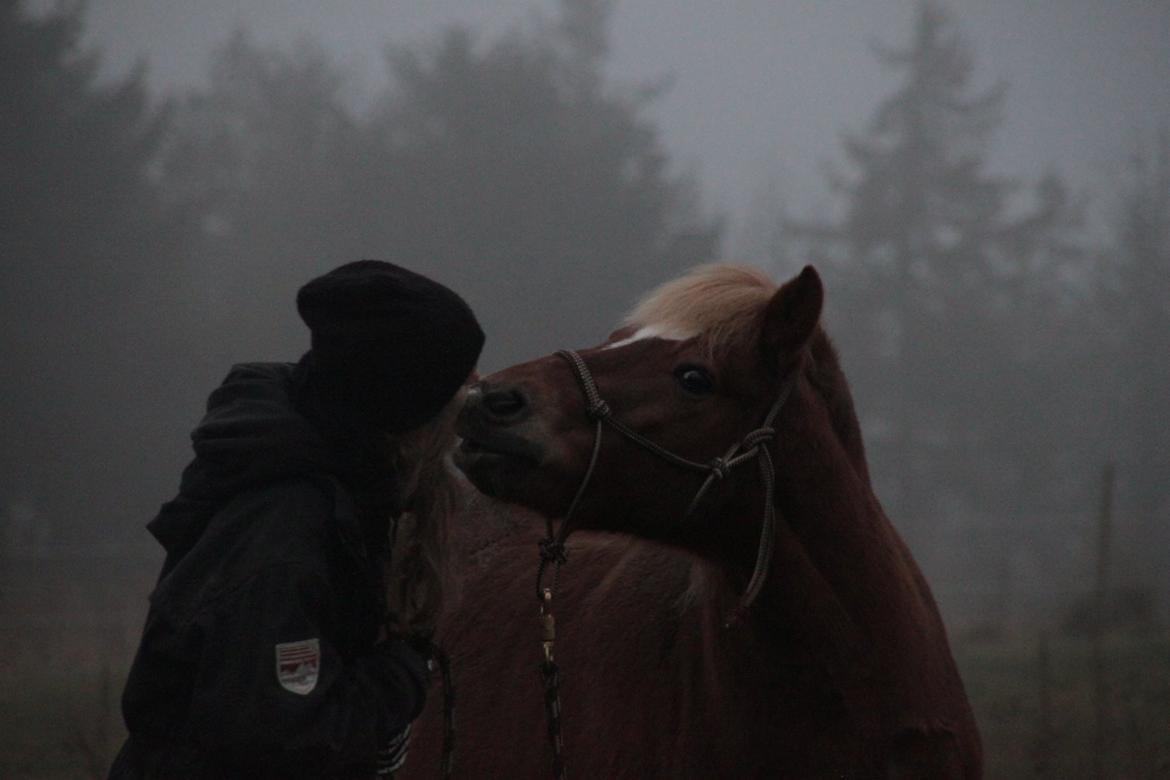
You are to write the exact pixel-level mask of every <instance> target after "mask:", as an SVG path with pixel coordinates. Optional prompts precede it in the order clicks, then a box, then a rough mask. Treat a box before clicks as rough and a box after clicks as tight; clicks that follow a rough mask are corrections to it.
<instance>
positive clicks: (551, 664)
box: [536, 388, 609, 780]
mask: <svg viewBox="0 0 1170 780" xmlns="http://www.w3.org/2000/svg"><path fill="white" fill-rule="evenodd" d="M586 413H587V414H588V415H589V417H590V418H591V419H592V420H593V421H594V429H593V452H592V453H591V454H590V456H589V465H588V466H587V467H586V469H585V476H584V477H583V478H582V479H581V484H580V485H579V486H578V487H577V493H576V494H575V495H574V496H573V500H572V502H571V503H570V504H569V510H568V511H567V512H566V513H565V517H564V519H563V520H561V528H560V532H559V533H556V532H554V528H553V521H552V519H551V518H547V519H546V520H545V530H546V535H545V538H544V539H542V540H541V541H540V568H539V569H538V570H537V572H536V597H537V599H538V600H539V601H540V628H541V649H542V650H543V652H544V660H543V661H541V664H540V673H541V676H542V677H543V678H544V715H545V722H546V724H547V726H548V740H549V744H550V745H551V746H552V751H553V777H555V778H556V780H566V773H565V755H564V753H565V741H564V736H563V734H562V732H561V694H560V690H561V670H560V667H559V666H557V663H556V657H555V655H554V648H555V645H556V641H557V620H556V616H555V615H554V614H553V611H552V600H553V590H554V589H555V588H556V584H557V577H558V575H559V574H560V572H561V566H562V565H563V564H564V563H565V561H567V560H568V554H567V551H566V550H565V540H566V539H567V538H568V536H569V532H570V531H571V530H572V525H571V520H572V518H573V515H574V513H576V511H577V506H578V505H579V504H580V503H581V498H582V497H583V496H584V495H585V490H586V488H587V487H588V486H589V482H590V480H591V479H592V478H593V471H594V469H596V468H597V458H598V455H599V454H600V452H601V422H602V420H603V419H605V417H606V416H607V415H608V414H609V407H608V406H607V405H606V403H605V401H603V400H601V397H600V396H599V395H597V392H596V388H594V393H593V396H592V397H591V398H590V404H589V408H588V409H587V410H586ZM549 565H551V566H552V567H553V577H552V586H551V587H547V588H546V587H544V575H545V571H546V570H547V569H548V567H549Z"/></svg>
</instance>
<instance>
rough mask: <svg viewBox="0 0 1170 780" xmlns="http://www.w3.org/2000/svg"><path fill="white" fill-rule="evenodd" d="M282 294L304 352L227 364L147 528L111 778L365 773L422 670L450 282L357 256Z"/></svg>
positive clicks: (460, 369) (445, 410)
mask: <svg viewBox="0 0 1170 780" xmlns="http://www.w3.org/2000/svg"><path fill="white" fill-rule="evenodd" d="M297 309H298V311H299V313H300V315H301V317H302V318H303V319H304V321H305V322H306V324H307V325H308V326H309V329H310V331H311V334H312V346H311V349H310V350H309V352H308V353H306V355H305V356H304V357H303V358H302V359H301V361H300V362H299V363H296V364H287V363H285V364H281V363H253V364H245V365H237V366H235V367H233V368H232V370H231V372H230V373H229V374H228V376H227V379H226V380H225V381H224V382H223V384H222V385H221V386H220V387H219V388H217V389H216V390H215V391H214V392H213V393H212V394H211V397H210V399H209V401H208V407H207V415H206V417H205V418H204V419H203V421H202V423H200V425H199V426H198V428H197V429H196V430H195V432H194V433H193V434H192V440H193V443H194V449H195V459H194V460H193V461H192V462H191V464H190V465H189V466H188V467H187V468H186V470H185V471H184V473H183V477H182V480H181V484H180V488H179V494H178V496H177V497H176V498H175V499H174V500H172V501H170V502H169V503H167V504H165V505H164V506H163V507H162V509H161V511H160V512H159V514H158V516H157V517H155V518H154V520H153V521H151V523H150V524H149V526H148V528H149V530H150V532H151V533H152V534H153V535H154V536H155V537H156V538H157V539H158V541H159V542H160V543H161V544H162V545H163V547H164V548H165V550H166V560H165V563H164V564H163V568H162V572H161V574H160V575H159V580H158V584H157V586H156V587H155V589H154V592H153V593H152V594H151V597H150V610H149V614H148V616H147V619H146V626H145V629H144V631H143V636H142V641H141V644H140V646H139V648H138V653H137V655H136V657H135V660H134V664H133V666H132V668H131V670H130V675H129V678H128V680H127V683H126V688H125V691H124V693H123V697H122V709H123V715H124V718H125V721H126V726H127V729H128V731H129V737H128V739H127V741H126V743H125V745H124V746H123V748H122V750H121V752H120V753H119V755H118V757H117V758H116V759H115V761H114V764H113V766H112V768H111V770H110V777H111V778H118V779H122V778H167V779H168V780H171V779H182V778H263V777H280V778H289V777H313V778H326V777H329V778H334V777H335V778H350V777H372V776H375V775H378V774H386V773H388V772H389V771H391V770H393V769H394V768H396V767H397V765H398V764H400V763H401V761H402V759H403V758H404V753H405V747H406V743H407V741H408V740H407V737H408V735H409V724H410V723H411V721H412V720H413V719H414V718H415V717H416V716H417V715H418V714H419V712H420V710H421V709H422V706H423V701H424V697H425V694H426V688H427V683H428V669H427V661H428V659H427V655H426V652H425V651H423V650H421V649H419V645H418V644H416V643H415V642H414V641H413V640H412V635H414V637H415V638H417V635H418V634H420V633H421V634H423V635H424V636H425V634H426V632H427V631H428V630H429V627H430V626H431V625H433V619H434V615H435V612H436V610H437V604H438V601H439V599H440V598H441V584H442V576H441V566H440V564H439V563H438V561H439V558H440V556H441V554H442V551H441V549H439V546H440V542H439V536H438V534H439V531H440V530H441V529H439V528H438V526H439V525H440V521H441V519H442V517H441V516H442V514H443V512H444V511H445V507H446V502H447V501H448V500H449V498H450V491H451V490H452V487H451V486H452V484H453V483H451V482H450V481H448V474H449V472H448V470H447V467H446V464H445V458H444V453H445V450H446V449H447V448H448V447H449V446H450V444H451V443H452V442H453V433H452V421H453V415H454V411H455V409H456V407H457V405H458V401H459V395H460V388H461V387H462V386H463V385H464V384H465V383H466V382H467V381H468V379H469V378H470V376H471V375H473V372H474V367H475V363H476V361H477V359H478V357H479V353H480V350H481V349H482V346H483V332H482V331H481V330H480V327H479V325H478V323H477V322H476V319H475V316H474V315H473V314H472V312H471V309H470V308H469V307H468V306H467V304H466V303H465V302H464V301H463V300H462V299H461V298H460V297H459V296H458V295H457V294H455V293H454V292H452V291H451V290H449V289H447V288H446V287H443V286H442V285H440V284H438V283H436V282H433V281H431V280H429V279H427V278H425V277H423V276H420V275H418V274H415V273H412V272H410V271H408V270H406V269H403V268H400V267H398V266H395V265H392V264H389V263H382V262H378V261H372V260H364V261H360V262H357V263H350V264H348V265H345V266H342V267H341V268H338V269H336V270H334V271H332V272H330V273H328V274H326V275H324V276H322V277H319V278H317V279H315V280H313V281H312V282H310V283H309V284H307V285H305V286H304V287H303V288H301V290H300V292H299V293H298V296H297ZM407 526H409V529H407ZM392 538H394V541H393V542H392V541H391V540H392Z"/></svg>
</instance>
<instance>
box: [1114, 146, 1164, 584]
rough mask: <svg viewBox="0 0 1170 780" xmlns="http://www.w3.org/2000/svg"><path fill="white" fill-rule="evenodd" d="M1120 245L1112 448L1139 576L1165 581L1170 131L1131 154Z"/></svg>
mask: <svg viewBox="0 0 1170 780" xmlns="http://www.w3.org/2000/svg"><path fill="white" fill-rule="evenodd" d="M1114 245H1115V248H1114V249H1113V251H1112V252H1110V254H1109V257H1108V258H1107V261H1106V262H1105V263H1104V264H1103V265H1104V267H1105V269H1106V270H1105V274H1106V278H1105V280H1104V285H1103V287H1104V289H1103V290H1102V297H1103V303H1104V304H1105V306H1104V309H1105V311H1106V312H1107V315H1106V316H1107V317H1108V320H1109V325H1110V326H1111V328H1110V330H1111V336H1112V338H1111V343H1109V344H1108V346H1107V352H1108V354H1107V355H1105V356H1103V357H1104V358H1105V359H1104V360H1102V361H1100V363H1101V364H1103V365H1112V366H1114V367H1115V369H1116V379H1117V380H1118V381H1116V382H1115V383H1113V384H1112V386H1111V387H1110V390H1111V392H1110V393H1109V394H1108V395H1107V396H1105V397H1103V398H1101V399H1100V402H1101V404H1102V406H1103V407H1104V408H1105V409H1108V408H1109V407H1116V408H1117V409H1118V412H1119V413H1118V414H1117V415H1116V416H1114V417H1113V419H1114V420H1116V422H1117V425H1116V428H1115V429H1114V430H1112V431H1110V432H1108V433H1109V438H1108V439H1107V441H1111V442H1112V447H1113V452H1115V453H1116V454H1117V455H1119V456H1120V463H1119V476H1120V477H1121V478H1122V486H1123V487H1122V498H1123V500H1124V502H1125V509H1126V512H1127V514H1128V515H1129V516H1130V517H1132V518H1133V525H1134V527H1135V529H1136V539H1135V541H1134V544H1133V545H1132V546H1133V549H1134V550H1137V551H1140V552H1139V554H1138V555H1137V556H1135V557H1136V558H1137V559H1138V560H1139V561H1140V568H1141V571H1140V573H1139V576H1144V577H1147V578H1149V579H1151V580H1153V581H1159V580H1160V579H1162V576H1161V575H1162V574H1163V573H1164V571H1165V567H1166V563H1167V552H1166V551H1167V550H1170V533H1168V532H1167V529H1168V528H1170V522H1168V521H1170V487H1168V485H1167V475H1168V474H1170V425H1168V424H1167V422H1166V413H1165V409H1164V407H1165V402H1166V394H1167V389H1168V388H1170V352H1168V350H1167V348H1166V338H1167V334H1170V131H1163V132H1162V133H1161V134H1160V135H1159V136H1158V138H1157V139H1156V141H1155V142H1154V143H1152V144H1148V145H1146V146H1145V147H1144V148H1143V147H1141V146H1140V145H1139V147H1138V148H1137V149H1135V151H1134V153H1133V154H1132V165H1131V167H1130V170H1129V172H1128V176H1127V180H1126V182H1125V184H1124V185H1123V187H1122V189H1121V192H1120V198H1119V209H1118V214H1117V218H1116V227H1115V240H1114Z"/></svg>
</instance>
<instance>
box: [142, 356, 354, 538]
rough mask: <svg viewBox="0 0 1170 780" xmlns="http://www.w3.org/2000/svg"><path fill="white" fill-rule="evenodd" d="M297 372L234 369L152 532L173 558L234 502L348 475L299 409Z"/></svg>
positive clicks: (212, 402)
mask: <svg viewBox="0 0 1170 780" xmlns="http://www.w3.org/2000/svg"><path fill="white" fill-rule="evenodd" d="M295 372H296V366H295V364H291V363H245V364H240V365H237V366H234V367H233V368H232V370H231V372H229V373H228V376H227V378H226V379H225V380H224V381H223V384H221V385H220V386H219V387H218V388H216V389H215V391H213V392H212V394H211V396H210V398H208V401H207V414H206V415H205V416H204V418H203V421H202V422H200V423H199V426H198V427H197V428H196V429H195V431H194V432H193V433H192V434H191V441H192V443H193V445H194V449H195V459H194V460H193V461H192V462H191V463H190V465H188V466H187V468H186V469H185V470H184V471H183V477H182V481H181V482H180V486H179V495H178V497H177V498H176V499H175V500H173V501H171V502H169V503H167V504H166V505H164V506H163V508H162V510H161V511H160V512H159V514H158V516H157V517H156V518H155V519H154V520H152V521H151V523H150V524H149V525H148V528H149V530H150V532H151V533H152V534H153V535H154V536H155V538H157V539H158V540H159V542H160V543H162V545H163V547H165V548H166V549H167V552H168V553H172V552H175V551H176V548H180V547H188V546H189V545H190V544H193V543H194V541H195V540H196V539H197V538H198V537H199V535H200V534H201V533H202V532H203V529H204V527H205V526H206V524H207V521H208V520H210V516H211V514H213V513H214V510H215V509H216V508H217V507H218V506H219V505H220V504H222V503H223V502H224V501H226V500H227V499H229V498H231V497H232V496H234V495H236V494H238V493H240V492H242V491H244V490H248V489H250V488H253V487H259V486H261V485H263V484H266V483H271V482H274V481H278V480H281V479H286V478H290V477H296V476H304V475H309V474H331V475H337V474H340V473H343V469H342V464H341V462H340V461H339V459H338V456H337V455H336V454H335V451H334V450H333V449H332V448H331V447H330V446H329V445H328V443H327V441H326V439H325V438H324V437H323V436H322V435H321V433H319V432H318V430H317V428H316V427H314V426H313V424H312V423H311V422H310V421H309V420H308V419H306V418H305V417H304V416H303V415H301V414H300V413H299V412H298V411H297V409H296V407H295V406H294V403H293V397H292V396H293V387H294V383H295Z"/></svg>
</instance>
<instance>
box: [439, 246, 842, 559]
mask: <svg viewBox="0 0 1170 780" xmlns="http://www.w3.org/2000/svg"><path fill="white" fill-rule="evenodd" d="M822 301H823V290H822V286H821V281H820V277H819V276H818V275H817V273H816V271H815V270H813V269H812V268H811V267H807V268H805V269H804V270H803V271H802V272H801V273H800V274H799V275H798V276H796V277H795V278H794V279H792V280H791V281H789V282H787V283H786V284H784V285H782V286H780V287H777V286H776V285H775V284H773V283H772V282H771V281H770V280H769V279H768V278H767V277H765V276H764V275H763V274H761V273H759V272H757V271H754V270H751V269H747V268H740V267H735V266H729V265H711V266H704V267H701V268H698V269H696V270H694V271H692V272H691V273H690V274H688V275H686V276H684V277H682V278H680V279H678V280H675V281H673V282H670V283H668V284H666V285H664V286H662V287H661V288H659V289H658V290H656V291H654V292H653V293H651V294H650V295H649V296H648V297H646V298H645V299H644V300H643V301H642V302H641V303H640V304H639V305H638V306H637V307H636V308H635V309H634V311H633V312H632V313H631V314H630V316H629V317H628V318H627V320H626V321H625V323H623V325H622V326H621V327H620V328H619V329H618V330H617V331H615V332H614V333H613V334H611V335H610V337H609V338H608V339H607V340H606V341H605V342H603V343H601V344H600V345H598V346H595V347H592V348H589V349H584V350H580V351H579V352H578V353H572V354H576V355H579V358H580V361H581V364H582V365H581V366H578V365H575V360H574V359H573V358H570V356H569V354H566V353H558V354H553V355H548V356H545V357H543V358H539V359H537V360H533V361H530V362H527V363H524V364H521V365H518V366H514V367H512V368H508V369H505V370H503V371H500V372H498V373H496V374H493V375H491V376H488V377H486V378H485V379H484V380H483V381H481V382H480V383H479V384H478V385H477V386H476V387H475V388H474V389H473V391H472V393H471V395H470V397H469V400H468V402H467V405H466V406H465V407H464V410H463V412H462V415H461V417H460V421H459V433H460V435H461V436H462V438H463V443H462V446H461V449H460V452H459V453H458V455H457V463H458V464H459V466H460V467H461V468H462V469H463V470H464V472H465V473H466V474H467V475H468V477H469V478H470V479H471V481H472V482H473V483H474V484H475V485H476V487H478V488H479V489H480V490H481V491H483V492H485V493H488V494H490V495H493V496H495V497H497V498H500V499H503V500H505V501H509V502H514V503H518V504H521V505H524V506H527V507H529V508H532V509H535V510H536V511H538V512H540V513H542V514H544V515H545V516H548V517H561V516H564V515H565V513H566V510H567V509H568V508H569V506H570V505H571V504H572V503H573V500H574V496H575V493H576V492H577V491H578V489H579V487H580V486H581V483H582V480H583V478H584V477H585V475H587V474H590V475H591V481H590V485H589V486H588V489H586V490H585V491H584V492H583V494H582V496H581V500H580V504H579V506H578V507H577V509H576V511H575V512H574V516H573V518H572V525H573V527H574V528H593V529H603V530H611V531H624V532H627V533H631V534H635V535H638V536H643V537H647V538H652V539H657V540H662V541H668V542H672V543H677V544H681V545H683V546H686V547H689V548H692V549H695V550H697V551H702V552H706V553H710V552H712V551H713V550H715V549H718V550H719V551H720V552H722V553H726V554H730V555H732V556H733V557H734V556H739V557H743V556H745V555H748V554H751V553H752V552H754V550H755V545H754V540H755V538H757V537H758V535H759V531H760V528H759V524H760V521H761V512H760V510H759V506H760V502H761V501H763V491H764V490H765V487H766V486H765V484H764V482H763V480H761V479H760V476H759V474H758V472H757V469H756V468H754V467H752V466H751V465H741V463H743V462H744V461H746V458H741V459H740V461H739V462H736V460H735V459H736V457H737V456H738V455H745V454H752V453H754V452H755V448H758V447H777V446H779V445H778V444H777V443H778V442H783V441H785V440H788V439H791V438H792V437H793V436H796V435H799V434H798V432H797V431H795V430H793V427H794V425H793V421H794V420H795V419H796V416H795V415H793V414H792V410H793V409H794V408H796V407H799V406H802V405H805V404H807V403H808V402H809V400H810V399H809V398H807V397H805V396H806V395H807V394H808V392H809V388H808V386H807V383H806V382H801V381H799V380H800V379H801V376H800V375H801V372H802V370H803V368H804V366H805V364H806V362H807V361H806V355H808V354H809V352H810V344H811V343H812V342H814V341H815V340H817V338H818V337H819V338H820V339H821V340H823V338H824V337H823V334H821V333H820V329H819V326H818V321H819V317H820V313H821V307H822ZM586 377H588V379H587V378H586ZM588 383H595V387H596V390H597V395H596V396H595V397H593V398H590V395H589V393H588V391H587V390H586V389H585V387H584V385H586V384H588ZM789 394H790V395H791V397H789ZM598 401H600V403H601V405H602V408H601V409H600V410H599V409H598V408H596V406H597V402H598ZM778 406H779V407H780V408H779V409H778V412H777V413H775V414H774V419H766V418H767V417H768V416H769V413H770V412H771V411H772V410H773V408H774V407H778ZM599 415H604V416H606V417H607V418H608V419H607V420H606V422H611V421H612V422H615V423H617V426H616V427H618V428H624V429H626V430H627V431H630V432H633V433H634V434H636V437H640V438H641V439H643V441H642V442H638V441H636V440H635V439H634V438H631V437H629V436H626V435H611V434H609V433H607V434H606V436H605V438H604V440H603V441H602V443H601V447H600V451H599V452H598V453H596V455H595V453H594V452H593V450H594V445H595V443H596V442H595V437H596V436H597V427H598V424H599V423H598V418H599ZM753 434H755V436H754V438H747V437H749V436H751V435H753ZM745 439H746V440H745ZM773 439H774V440H775V441H774V442H773V441H770V440H773ZM647 442H649V443H651V446H646V444H647ZM736 445H740V447H739V448H738V449H735V446H736ZM664 452H665V453H668V454H669V456H664V455H663V453H664ZM670 456H673V457H670ZM728 456H730V457H728ZM594 458H595V460H596V462H595V463H594V465H593V468H592V469H591V468H590V463H591V461H592V460H593V459H594ZM682 461H686V462H689V463H690V464H693V467H691V468H687V467H685V464H681V462H682ZM680 465H682V467H680ZM708 483H710V484H708ZM700 491H702V496H701V497H700V500H699V501H697V502H696V500H695V499H696V496H697V495H698V494H699V493H700ZM729 519H734V521H733V522H729ZM715 524H718V528H717V529H714V528H713V526H714V525H715ZM716 530H717V532H713V531H716Z"/></svg>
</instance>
